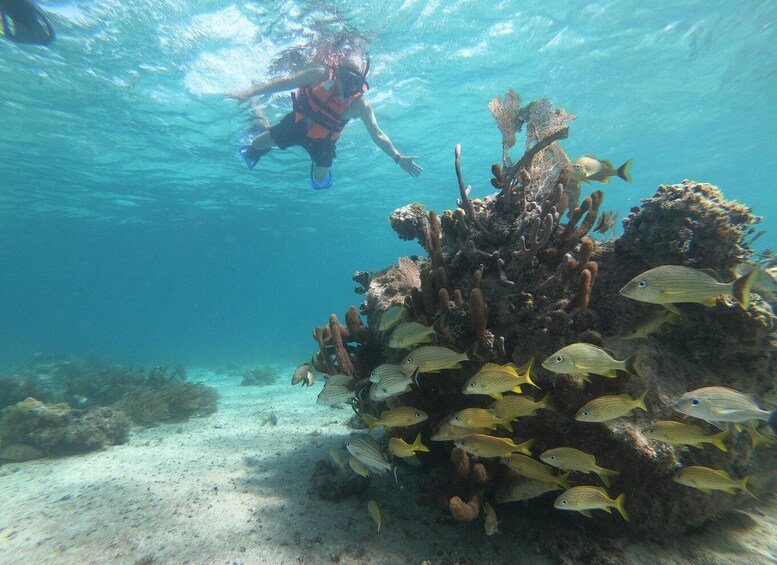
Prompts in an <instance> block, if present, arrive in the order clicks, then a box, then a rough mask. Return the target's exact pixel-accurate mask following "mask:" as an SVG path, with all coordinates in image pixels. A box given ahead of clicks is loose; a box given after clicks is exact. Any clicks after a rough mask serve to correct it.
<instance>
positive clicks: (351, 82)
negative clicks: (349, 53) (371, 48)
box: [337, 57, 370, 98]
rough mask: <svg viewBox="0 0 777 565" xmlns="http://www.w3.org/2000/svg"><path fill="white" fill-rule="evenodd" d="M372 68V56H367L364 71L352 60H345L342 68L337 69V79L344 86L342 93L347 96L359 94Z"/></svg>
mask: <svg viewBox="0 0 777 565" xmlns="http://www.w3.org/2000/svg"><path fill="white" fill-rule="evenodd" d="M369 70H370V58H369V57H366V58H365V65H364V72H361V71H360V70H358V69H357V68H356V66H355V64H354V63H353V62H351V61H344V62H343V63H342V64H341V65H340V68H339V69H338V70H337V79H338V80H339V81H340V85H341V86H342V90H343V92H342V94H343V96H344V97H346V98H350V97H351V96H353V95H354V94H357V93H358V92H359V91H360V90H361V88H362V85H363V84H366V82H367V81H366V80H365V79H366V78H367V73H368V72H369Z"/></svg>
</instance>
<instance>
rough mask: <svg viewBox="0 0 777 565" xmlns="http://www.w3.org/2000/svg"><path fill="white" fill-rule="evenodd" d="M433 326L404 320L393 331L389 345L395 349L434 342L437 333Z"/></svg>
mask: <svg viewBox="0 0 777 565" xmlns="http://www.w3.org/2000/svg"><path fill="white" fill-rule="evenodd" d="M435 333H436V332H435V329H434V327H433V326H425V325H423V324H420V323H418V322H402V323H401V324H399V325H398V326H397V327H396V328H394V331H393V332H391V338H390V339H389V343H388V346H389V347H391V348H393V349H409V348H410V347H413V346H414V345H418V344H419V343H432V336H433V335H435Z"/></svg>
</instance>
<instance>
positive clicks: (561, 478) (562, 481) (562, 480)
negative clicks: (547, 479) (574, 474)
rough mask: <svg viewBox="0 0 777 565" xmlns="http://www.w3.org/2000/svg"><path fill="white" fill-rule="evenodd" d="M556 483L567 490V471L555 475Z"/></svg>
mask: <svg viewBox="0 0 777 565" xmlns="http://www.w3.org/2000/svg"><path fill="white" fill-rule="evenodd" d="M556 480H557V481H558V485H559V486H560V487H561V488H563V489H564V490H569V471H567V472H566V473H563V474H561V475H559V476H558V477H556Z"/></svg>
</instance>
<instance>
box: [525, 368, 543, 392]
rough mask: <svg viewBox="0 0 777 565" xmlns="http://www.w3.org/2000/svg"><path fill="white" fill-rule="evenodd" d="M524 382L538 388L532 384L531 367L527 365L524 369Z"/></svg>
mask: <svg viewBox="0 0 777 565" xmlns="http://www.w3.org/2000/svg"><path fill="white" fill-rule="evenodd" d="M526 384H529V385H531V386H533V387H534V388H540V387H538V386H537V385H536V384H534V381H532V380H531V367H529V368H528V369H527V370H526Z"/></svg>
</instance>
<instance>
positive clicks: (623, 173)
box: [618, 159, 634, 182]
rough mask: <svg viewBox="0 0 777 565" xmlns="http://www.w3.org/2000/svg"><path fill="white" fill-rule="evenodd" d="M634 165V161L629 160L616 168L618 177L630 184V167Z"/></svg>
mask: <svg viewBox="0 0 777 565" xmlns="http://www.w3.org/2000/svg"><path fill="white" fill-rule="evenodd" d="M633 163H634V159H629V160H628V161H626V162H625V163H623V164H622V165H621V166H620V167H618V176H619V177H620V178H622V179H623V180H625V181H626V182H631V165H632V164H633Z"/></svg>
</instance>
